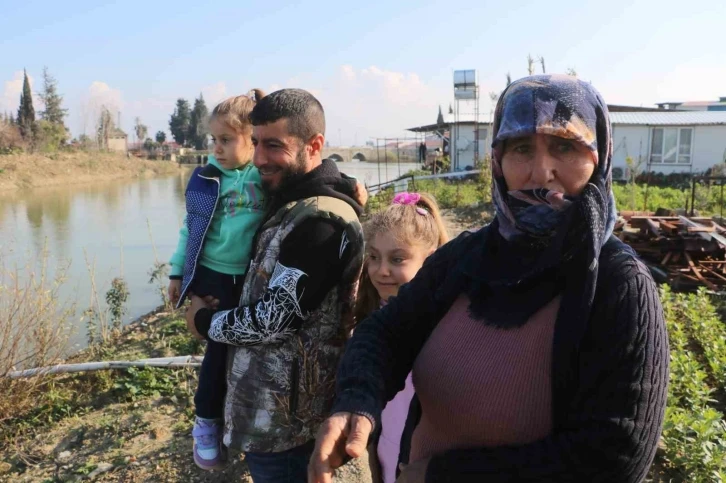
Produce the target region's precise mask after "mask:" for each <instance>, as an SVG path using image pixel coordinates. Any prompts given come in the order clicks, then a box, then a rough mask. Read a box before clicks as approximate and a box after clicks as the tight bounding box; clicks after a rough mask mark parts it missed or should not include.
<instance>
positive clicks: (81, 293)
mask: <svg viewBox="0 0 726 483" xmlns="http://www.w3.org/2000/svg"><path fill="white" fill-rule="evenodd" d="M339 167H340V169H341V171H343V172H344V173H346V174H348V175H352V176H355V177H357V178H358V179H360V180H361V181H365V182H366V183H367V184H369V185H371V184H376V183H379V182H385V181H389V180H391V179H394V178H395V177H397V176H398V175H399V172H401V173H406V172H407V171H410V170H412V169H417V168H418V165H417V164H401V165H400V166H398V165H395V164H389V165H388V166H387V167H386V166H384V165H380V169H379V166H377V165H376V164H373V163H340V164H339ZM379 172H380V177H379ZM190 173H191V170H189V169H182V170H180V171H179V173H178V174H175V175H172V176H168V177H163V178H152V179H135V180H117V181H111V182H99V183H97V184H93V185H79V186H59V187H50V188H39V189H35V190H32V191H23V190H19V191H14V192H9V193H0V272H2V273H4V274H5V278H6V280H5V282H6V283H7V281H8V280H7V277H8V273H9V272H12V271H14V270H16V269H17V271H18V273H19V275H20V277H21V278H22V277H23V276H27V274H28V273H30V271H31V270H34V271H35V272H36V273H37V272H39V271H40V267H41V264H42V260H43V259H44V258H45V260H46V264H47V269H48V275H49V276H50V277H53V276H54V274H55V273H57V271H58V270H59V268H62V269H65V273H66V281H65V283H64V284H63V285H62V287H61V289H60V296H61V298H62V299H63V302H65V303H75V304H76V307H77V309H78V310H77V315H76V320H80V314H81V313H82V312H83V310H84V309H85V308H87V307H88V306H89V305H90V301H91V293H92V285H91V278H92V277H91V276H90V271H89V267H91V269H92V272H93V274H94V277H93V279H94V280H95V287H96V288H95V292H96V293H97V294H98V297H99V298H100V299H101V300H102V301H103V299H104V298H105V293H106V291H107V290H108V289H109V287H110V284H111V281H112V280H113V279H114V278H115V277H119V276H122V277H123V278H124V279H125V281H126V282H127V284H128V287H129V292H130V295H129V300H128V302H127V305H126V307H127V310H128V313H127V314H126V316H125V317H124V322H126V323H127V322H129V321H131V320H133V319H135V318H137V317H139V316H140V315H143V314H144V313H147V312H148V311H150V310H152V309H153V308H154V307H156V306H158V305H159V304H160V303H161V298H160V295H159V289H158V286H157V285H156V284H151V283H149V277H150V275H149V271H150V270H151V269H152V268H153V266H154V262H155V260H159V261H162V262H166V261H168V259H169V257H170V256H171V254H172V252H173V250H174V248H175V247H176V243H177V236H178V232H179V227H180V226H181V223H182V220H183V218H184V188H185V187H186V183H187V181H188V178H189V175H190ZM44 251H45V253H46V254H47V256H46V257H44V256H43V253H44ZM0 283H2V280H0ZM164 283H166V280H165V281H164ZM102 307H103V303H102ZM84 340H85V326H84V325H83V324H81V323H80V322H79V327H78V331H77V332H76V336H75V337H74V342H75V343H76V344H78V345H79V346H83V344H84V342H83V341H84Z"/></svg>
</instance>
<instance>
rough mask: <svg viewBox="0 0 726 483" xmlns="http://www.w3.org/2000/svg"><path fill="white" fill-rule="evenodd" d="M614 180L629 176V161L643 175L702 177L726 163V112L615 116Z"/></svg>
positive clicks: (613, 121)
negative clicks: (635, 164)
mask: <svg viewBox="0 0 726 483" xmlns="http://www.w3.org/2000/svg"><path fill="white" fill-rule="evenodd" d="M610 121H611V122H612V126H613V178H615V179H625V178H627V176H628V173H627V165H626V162H625V160H626V158H627V157H631V158H632V159H633V161H634V162H635V163H638V162H640V167H639V168H640V170H641V171H654V172H662V173H666V174H668V173H683V172H687V173H702V172H704V171H706V170H707V169H709V168H710V167H712V166H714V165H715V164H719V163H723V162H725V161H726V112H704V111H703V110H702V111H700V112H699V111H695V112H694V111H691V112H689V111H680V110H673V111H671V110H669V109H663V110H660V111H659V112H613V113H611V114H610Z"/></svg>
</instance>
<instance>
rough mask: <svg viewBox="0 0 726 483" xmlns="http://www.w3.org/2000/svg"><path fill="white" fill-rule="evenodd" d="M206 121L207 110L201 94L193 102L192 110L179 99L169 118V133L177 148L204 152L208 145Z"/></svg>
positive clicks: (183, 100) (207, 117)
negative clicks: (184, 147)
mask: <svg viewBox="0 0 726 483" xmlns="http://www.w3.org/2000/svg"><path fill="white" fill-rule="evenodd" d="M208 120H209V110H208V109H207V105H206V103H205V102H204V97H203V96H202V94H201V93H200V94H199V97H198V98H197V99H195V100H194V107H193V108H190V107H189V101H187V100H186V99H182V98H179V99H177V101H176V107H175V108H174V112H173V113H172V115H171V116H170V118H169V131H171V136H172V137H173V138H174V141H175V142H176V143H177V144H178V145H179V146H186V147H193V148H194V149H197V150H206V149H207V147H208V143H209V141H208V137H209V127H208V124H207V122H208Z"/></svg>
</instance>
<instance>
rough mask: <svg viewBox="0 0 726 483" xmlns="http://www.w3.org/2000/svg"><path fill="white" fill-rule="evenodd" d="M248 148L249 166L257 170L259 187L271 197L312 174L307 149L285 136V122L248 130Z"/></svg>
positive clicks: (292, 138)
mask: <svg viewBox="0 0 726 483" xmlns="http://www.w3.org/2000/svg"><path fill="white" fill-rule="evenodd" d="M252 144H254V146H255V154H254V156H253V157H252V162H253V163H254V164H255V166H256V167H257V169H259V170H260V177H261V178H262V186H263V187H264V188H265V189H266V190H268V191H269V192H271V193H275V192H278V191H280V190H281V189H283V188H285V187H286V186H289V185H290V184H291V183H292V182H294V180H295V179H297V178H299V177H300V176H302V175H304V174H306V173H308V172H310V171H311V170H312V163H311V161H310V156H309V154H308V152H307V149H306V148H307V145H306V144H305V143H304V142H303V141H301V140H300V139H299V138H297V137H295V136H292V135H290V134H289V133H288V130H287V119H280V120H278V121H275V122H273V123H270V124H265V125H261V126H252Z"/></svg>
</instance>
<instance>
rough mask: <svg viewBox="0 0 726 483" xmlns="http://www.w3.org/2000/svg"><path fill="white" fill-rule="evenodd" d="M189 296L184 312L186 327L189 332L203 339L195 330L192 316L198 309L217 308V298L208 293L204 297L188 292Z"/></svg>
mask: <svg viewBox="0 0 726 483" xmlns="http://www.w3.org/2000/svg"><path fill="white" fill-rule="evenodd" d="M189 297H190V299H191V302H192V303H191V304H190V305H189V308H188V309H187V313H186V319H187V329H188V330H189V332H191V333H192V335H193V336H194V337H195V338H197V339H199V340H204V337H202V335H201V334H200V333H199V332H197V327H196V325H194V316H196V315H197V312H199V309H205V308H207V309H215V308H217V305H219V300H217V299H215V298H214V297H212V296H211V295H208V296H206V297H204V298H201V297H198V296H196V295H194V294H192V293H190V294H189Z"/></svg>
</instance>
